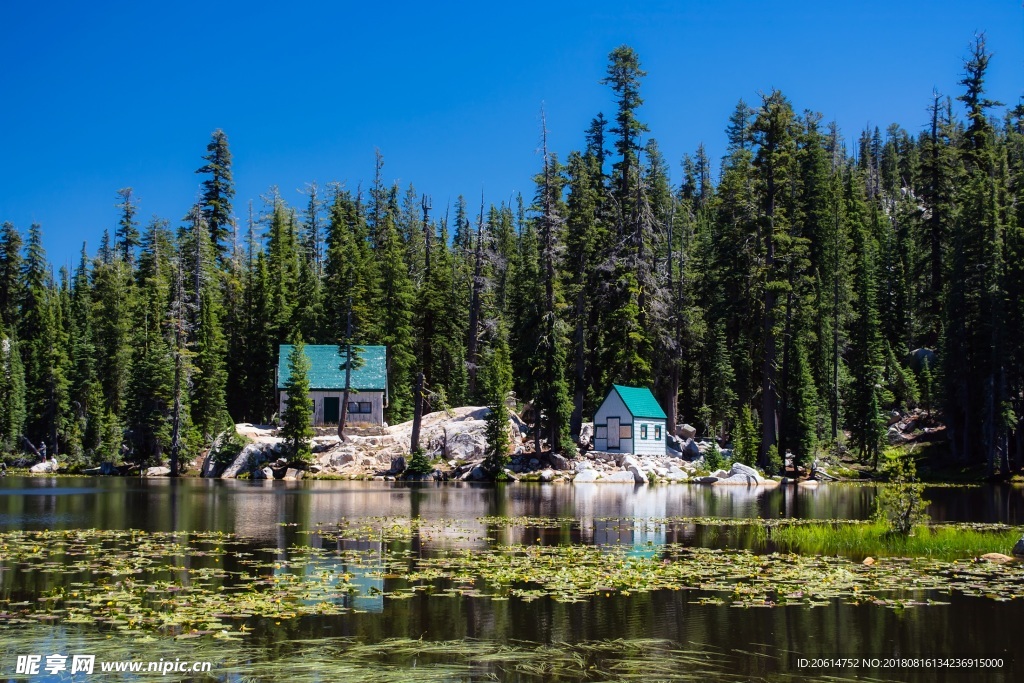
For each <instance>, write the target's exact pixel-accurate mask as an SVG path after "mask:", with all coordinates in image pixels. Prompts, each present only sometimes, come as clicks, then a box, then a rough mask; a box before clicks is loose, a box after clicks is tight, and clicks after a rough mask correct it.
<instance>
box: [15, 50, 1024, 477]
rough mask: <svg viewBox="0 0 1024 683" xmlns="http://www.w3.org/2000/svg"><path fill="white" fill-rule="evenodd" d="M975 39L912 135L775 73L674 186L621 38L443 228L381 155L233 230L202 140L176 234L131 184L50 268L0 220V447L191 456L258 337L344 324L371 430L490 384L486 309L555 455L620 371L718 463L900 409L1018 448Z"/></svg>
mask: <svg viewBox="0 0 1024 683" xmlns="http://www.w3.org/2000/svg"><path fill="white" fill-rule="evenodd" d="M990 60H991V55H990V54H989V53H988V51H987V49H986V46H985V43H984V39H983V38H982V37H979V39H978V40H977V41H976V42H975V44H974V45H973V46H972V48H971V50H970V52H969V54H968V55H967V60H966V61H965V69H964V76H963V79H962V80H961V87H962V93H961V94H960V97H958V98H956V99H952V98H942V97H940V96H938V95H936V96H935V97H934V98H932V99H931V100H930V102H929V104H930V105H931V106H930V107H929V108H928V112H929V117H928V118H929V120H928V121H927V122H925V123H926V126H925V129H924V130H923V131H922V133H921V134H920V135H917V134H911V133H910V132H908V130H905V129H903V128H901V127H900V126H896V125H893V126H890V127H888V128H887V129H884V130H882V129H879V128H870V129H866V130H864V131H863V132H861V134H860V135H859V136H857V137H856V138H855V139H852V140H844V139H843V138H842V137H841V135H840V132H839V130H838V128H837V127H836V126H835V125H834V124H833V125H830V126H828V127H827V128H824V127H822V126H821V117H820V116H819V115H817V114H814V113H813V112H812V111H806V110H805V111H803V113H801V114H799V115H798V114H797V111H800V110H795V109H794V106H793V105H792V104H790V102H789V100H788V99H787V98H786V97H785V96H784V95H783V94H782V93H781V92H778V91H772V92H770V93H767V94H766V95H765V96H764V97H763V98H762V99H761V100H760V102H759V103H758V106H757V107H756V108H752V107H750V106H748V105H747V104H745V103H744V102H742V101H741V102H740V103H739V105H738V106H737V107H736V109H735V111H734V112H733V114H732V115H731V116H730V117H729V121H728V129H727V132H726V135H727V137H728V147H727V155H726V157H725V158H724V160H723V164H722V169H721V173H720V174H716V173H714V169H713V168H712V166H713V164H712V162H711V161H710V160H709V159H708V156H707V152H706V151H705V149H704V148H703V147H699V148H698V149H697V150H696V151H695V152H694V153H693V154H687V155H685V156H684V160H683V169H682V170H683V173H682V177H681V180H680V182H679V184H678V185H676V186H673V185H672V184H671V182H670V174H669V172H668V167H669V166H668V164H667V162H666V161H665V159H664V157H663V156H662V154H661V152H660V150H659V147H658V145H657V142H656V141H655V140H654V139H653V138H652V137H650V136H647V135H645V134H644V133H645V131H646V130H647V126H646V125H645V124H644V123H643V122H642V121H641V111H642V105H643V99H642V97H641V84H642V81H643V78H644V76H645V74H644V72H643V70H642V69H641V62H640V58H639V55H638V54H637V53H636V52H635V51H634V50H633V49H632V48H630V47H628V46H622V47H619V48H616V49H615V50H614V51H613V52H612V53H611V54H610V55H609V59H608V64H607V72H606V76H607V77H606V79H605V80H604V83H605V85H606V86H608V87H609V88H610V91H611V94H612V96H613V97H614V101H615V112H614V115H613V116H612V117H611V120H610V121H608V120H605V118H604V116H602V115H598V116H596V117H595V118H594V119H593V120H592V121H590V123H589V125H588V126H587V129H586V143H585V147H584V148H583V149H581V150H578V151H574V152H570V153H569V154H568V155H567V156H566V159H567V164H566V166H565V167H563V166H562V165H561V164H560V163H559V162H558V159H557V157H556V155H555V154H554V153H553V152H551V151H550V150H548V149H547V144H546V140H542V144H543V146H544V150H543V152H544V154H543V157H542V168H541V169H540V172H539V173H538V174H537V176H536V177H535V178H534V181H535V188H536V189H535V192H534V195H533V197H532V199H528V200H526V201H524V199H523V198H522V197H513V198H512V199H511V200H510V201H508V202H505V203H492V204H490V205H488V204H487V203H486V202H484V201H481V206H480V210H479V213H477V212H476V211H475V210H474V211H472V212H471V211H470V210H469V209H468V207H467V202H466V200H465V199H464V198H463V197H461V196H460V197H459V198H458V199H457V200H456V201H455V204H454V207H453V210H452V212H451V220H449V213H448V212H447V211H444V212H443V213H442V212H441V211H435V212H434V213H431V211H432V210H433V206H432V204H431V200H430V198H429V197H422V196H421V197H417V195H416V192H415V189H414V188H413V187H412V186H411V185H409V186H408V189H407V190H405V191H404V192H399V191H398V189H397V187H395V186H393V185H391V186H389V184H388V181H387V179H386V178H385V177H384V176H383V171H382V167H383V158H382V157H380V156H378V159H377V165H376V173H375V176H374V178H373V182H372V185H371V187H370V191H369V192H368V193H364V192H361V191H360V190H351V191H350V190H347V189H344V188H343V187H342V186H341V185H340V184H331V185H329V186H327V187H328V190H327V192H324V193H323V194H322V195H321V193H320V191H319V189H318V188H317V186H316V185H315V184H311V185H310V186H309V192H308V200H309V201H308V204H306V206H304V207H302V209H301V210H297V209H296V208H294V207H291V206H289V205H288V203H287V202H286V201H285V200H284V199H283V198H282V196H281V195H280V194H279V193H278V192H277V191H276V190H271V192H270V193H269V194H268V196H267V198H266V199H265V201H264V204H263V205H262V206H261V207H258V208H253V207H252V206H250V207H249V212H248V213H249V215H248V221H247V229H246V230H245V233H246V234H245V235H240V234H238V233H237V232H235V223H234V221H235V218H234V217H233V216H232V200H233V197H234V187H233V180H232V171H231V152H230V150H229V148H228V144H227V136H226V135H225V134H224V133H223V131H215V132H214V134H213V135H212V137H211V139H210V141H209V144H208V145H207V147H206V150H205V154H204V155H203V157H202V158H203V163H202V165H201V166H202V167H201V168H200V169H199V174H200V176H201V180H202V182H201V184H200V187H199V190H200V197H199V200H198V203H197V205H196V206H195V207H193V209H192V210H191V211H190V212H189V213H188V216H187V219H186V220H187V224H186V225H184V226H182V227H181V228H180V229H178V230H176V231H173V232H172V230H171V229H169V227H168V223H167V221H164V220H161V219H158V218H155V219H154V220H153V221H152V222H151V223H150V224H149V225H147V226H146V227H145V229H144V230H143V231H142V232H143V235H142V237H141V239H140V237H139V232H140V228H139V224H138V216H139V215H140V213H139V212H140V211H141V210H142V207H141V206H140V203H139V201H138V199H137V198H136V197H135V195H134V193H133V191H132V190H131V188H129V187H125V188H123V189H121V190H119V191H118V192H117V198H118V200H117V202H118V203H117V204H116V206H114V207H110V216H109V225H108V226H107V227H108V228H109V229H108V230H106V231H104V232H103V237H102V238H101V239H100V240H99V244H98V246H99V248H98V250H97V251H96V253H95V254H92V255H90V254H88V253H87V252H86V251H85V250H84V248H83V255H82V259H81V261H80V262H79V264H78V265H77V267H76V268H75V269H74V271H73V273H69V272H67V271H66V270H63V269H58V270H56V271H55V270H54V268H53V267H51V265H50V264H49V263H47V262H46V255H45V252H44V251H43V240H42V229H41V228H40V226H38V225H33V226H31V227H30V228H29V229H28V230H27V231H26V235H25V239H24V241H23V240H22V235H21V234H20V233H19V231H18V229H17V228H15V226H14V225H12V224H11V223H4V224H3V225H2V227H0V330H2V332H0V340H2V341H4V344H5V345H8V344H9V348H10V349H13V350H14V351H12V352H5V353H6V355H5V356H3V358H2V363H0V370H2V372H0V447H2V448H4V449H7V450H17V449H20V448H21V447H22V445H23V443H24V442H23V440H22V437H25V438H26V439H28V440H29V441H31V443H32V444H33V445H38V444H40V443H41V442H45V443H46V444H47V447H48V449H49V450H50V452H54V453H58V454H60V456H61V457H62V459H65V460H67V461H69V464H73V465H85V464H87V463H94V462H97V461H98V460H100V459H105V458H114V457H120V456H121V455H124V451H123V450H122V448H121V443H120V442H121V441H123V442H125V445H126V446H127V447H128V450H129V454H130V457H131V459H133V460H135V461H138V462H143V461H163V460H165V459H166V456H167V454H168V453H169V452H171V451H174V452H179V451H180V455H181V456H182V457H189V456H193V455H195V454H197V453H198V452H200V451H201V450H202V447H203V446H204V445H205V444H208V443H209V441H210V440H211V439H212V438H214V436H215V435H216V434H217V433H218V432H219V431H221V430H222V429H223V428H224V427H225V426H227V425H229V424H230V422H231V419H232V417H233V418H235V419H237V420H239V421H249V422H260V423H262V422H269V421H271V420H272V419H273V417H274V415H275V414H276V412H277V411H278V401H277V392H276V386H275V370H276V361H277V349H278V345H279V344H280V343H282V342H284V341H286V340H288V339H291V338H292V337H293V336H294V335H295V334H301V336H302V338H303V339H305V340H306V341H307V342H309V343H314V342H316V343H326V344H333V343H340V342H342V341H343V339H344V337H345V336H346V327H347V323H348V320H349V319H350V318H351V320H352V325H353V328H354V332H353V335H352V337H353V339H352V342H353V343H355V344H384V345H386V346H387V347H388V357H387V363H388V375H389V380H390V386H389V392H388V396H389V399H390V405H389V406H388V408H387V415H386V419H387V420H388V421H389V422H392V423H393V422H397V421H402V420H405V419H407V418H408V417H409V416H410V415H411V411H412V395H411V391H410V387H411V386H412V377H413V375H414V374H415V371H416V370H420V369H421V370H422V371H423V373H424V375H425V378H426V382H427V392H428V393H429V394H430V395H433V396H442V395H443V396H445V397H446V401H447V402H448V403H450V404H451V405H453V406H460V405H467V404H482V403H486V404H488V405H491V404H493V405H497V404H498V403H499V402H500V403H502V404H503V403H504V398H502V399H501V400H500V401H498V399H496V398H495V396H494V395H493V394H492V393H491V392H492V387H490V386H488V384H489V382H490V380H489V379H487V378H486V377H485V375H486V374H487V372H489V370H488V369H487V368H486V367H485V366H486V365H487V363H488V362H490V360H492V359H493V356H494V355H498V356H500V355H502V353H500V352H498V351H497V349H498V348H499V347H500V346H501V344H502V343H506V342H502V341H499V337H501V336H502V335H504V334H505V333H503V332H500V330H507V337H508V339H507V354H506V355H507V360H508V362H509V364H510V366H511V376H510V380H509V385H508V387H507V388H505V391H506V393H507V392H508V391H514V392H515V393H516V395H517V397H518V399H519V400H520V401H523V402H526V401H529V402H530V403H532V404H533V405H534V406H536V407H537V408H538V410H537V414H538V415H539V416H540V417H539V419H538V424H537V427H538V430H537V434H538V435H540V436H541V437H543V438H544V439H546V440H547V441H548V442H549V444H550V445H551V446H552V447H553V448H555V449H561V451H562V452H563V453H566V454H568V455H571V454H572V451H573V446H572V437H573V436H576V435H578V433H579V429H580V425H581V424H582V423H583V421H584V420H588V419H590V417H591V416H592V415H593V412H594V411H595V410H596V408H597V405H598V404H599V403H600V401H601V400H602V398H603V397H604V396H605V395H606V394H607V391H608V387H609V385H610V384H611V383H612V382H613V381H615V382H620V383H626V384H642V385H648V386H652V387H653V389H654V391H655V394H656V395H657V396H658V398H659V400H660V401H662V404H663V407H664V408H665V409H666V412H668V413H669V415H670V418H671V419H675V418H677V417H678V416H680V415H686V416H689V419H691V420H695V424H700V425H701V427H702V430H705V431H706V433H708V434H712V433H717V434H718V435H720V436H724V435H726V434H732V436H733V441H734V445H735V450H736V458H737V460H739V461H742V462H753V461H754V459H755V455H754V454H755V451H756V452H758V453H759V454H760V456H761V458H762V462H761V464H762V465H768V466H769V470H771V469H772V467H773V466H772V465H771V464H770V463H768V462H767V456H768V453H769V448H770V447H771V446H773V445H775V446H776V451H778V452H783V453H784V452H786V451H787V450H790V451H792V452H793V454H794V456H795V458H796V460H797V462H798V463H800V462H807V461H808V460H809V459H811V458H812V457H813V455H814V453H815V452H816V451H819V450H825V449H832V448H834V447H835V446H836V445H837V444H841V443H846V433H847V432H848V433H849V441H848V443H849V445H850V447H851V449H852V450H853V451H854V452H855V453H856V454H857V456H858V457H859V458H860V459H861V460H862V461H864V462H868V463H873V464H875V465H877V461H878V458H879V454H880V449H881V444H882V440H883V437H884V434H885V421H884V419H883V416H884V414H885V411H886V410H888V409H890V408H892V407H900V408H910V407H913V406H914V405H915V404H917V403H921V405H923V406H924V407H925V408H926V409H927V410H928V411H929V412H930V413H931V412H932V411H933V410H935V411H936V412H934V413H933V416H934V417H938V418H940V419H941V420H942V421H943V423H944V424H945V426H946V428H947V429H946V432H945V433H946V434H947V435H948V436H949V445H950V446H951V449H952V455H953V456H954V457H955V458H956V459H958V460H960V461H964V463H965V464H968V465H977V464H980V463H984V464H985V466H987V468H988V469H989V471H990V472H991V473H993V474H994V473H996V472H1000V471H1002V472H1010V471H1012V470H1013V469H1014V468H1016V467H1018V466H1019V464H1020V462H1021V458H1022V455H1024V454H1022V453H1021V450H1020V449H1021V445H1020V444H1021V438H1020V434H1021V429H1022V426H1021V421H1020V416H1021V415H1024V400H1022V398H1021V397H1022V396H1024V335H1022V334H1020V332H1019V331H1020V330H1021V329H1024V265H1021V264H1022V263H1024V221H1022V220H1021V212H1020V210H1019V207H1020V206H1022V205H1024V189H1022V188H1024V107H1014V108H1012V109H1010V110H1009V111H1006V112H1005V113H1004V115H1003V116H1002V119H1001V120H1000V119H999V117H997V116H995V112H994V110H993V107H995V106H997V103H994V102H992V101H991V100H990V99H988V98H987V97H986V94H985V84H986V71H987V69H988V67H989V65H990ZM806 104H807V105H808V106H810V105H813V103H810V102H808V103H806ZM961 104H962V105H963V110H962V111H963V112H964V113H965V114H966V117H965V116H963V115H960V116H959V121H958V112H957V111H956V110H955V106H956V107H959V106H960V105H961ZM954 105H955V106H954ZM918 123H920V122H918ZM912 124H913V126H916V125H917V123H914V122H912ZM542 136H543V131H542ZM847 148H853V149H856V155H855V157H851V156H848V154H847V152H846V149H847ZM325 198H326V201H325ZM471 213H472V214H473V215H472V216H471V215H470V214H471ZM449 229H450V232H449ZM232 233H234V234H232ZM232 237H234V238H235V239H231V238H232ZM179 290H180V291H179ZM5 348H8V347H7V346H5ZM918 348H925V349H935V350H936V357H937V358H938V364H937V365H935V366H928V365H926V366H925V367H924V368H922V369H920V371H919V374H918V375H917V376H915V375H914V374H912V373H911V372H910V371H909V370H908V369H907V368H906V367H904V365H903V361H902V359H903V357H904V355H905V354H906V352H907V350H909V349H918ZM478 373H480V376H479V377H478ZM433 407H434V408H436V407H439V406H433ZM751 407H756V409H757V411H758V412H757V414H756V415H755V414H753V413H752V412H751V410H750V408H751ZM737 408H739V410H737ZM939 408H941V410H936V409H939ZM757 431H760V432H761V434H760V438H758V434H757V433H756V432H757ZM492 436H493V437H494V439H495V440H498V439H500V438H501V436H500V435H499V434H498V433H497V431H495V432H494V433H493V435H492ZM938 450H942V449H941V448H939V449H938Z"/></svg>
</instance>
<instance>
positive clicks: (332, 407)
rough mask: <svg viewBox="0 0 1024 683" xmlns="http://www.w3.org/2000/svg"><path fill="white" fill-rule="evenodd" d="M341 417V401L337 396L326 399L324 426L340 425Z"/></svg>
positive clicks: (326, 397)
mask: <svg viewBox="0 0 1024 683" xmlns="http://www.w3.org/2000/svg"><path fill="white" fill-rule="evenodd" d="M340 417H341V399H340V398H338V397H337V396H325V397H324V424H329V425H333V424H338V419H339V418H340Z"/></svg>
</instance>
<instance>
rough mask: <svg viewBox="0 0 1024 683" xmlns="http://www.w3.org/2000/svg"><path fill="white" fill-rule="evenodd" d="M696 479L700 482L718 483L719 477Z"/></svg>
mask: <svg viewBox="0 0 1024 683" xmlns="http://www.w3.org/2000/svg"><path fill="white" fill-rule="evenodd" d="M696 481H697V483H698V484H717V483H718V477H698V478H697V480H696Z"/></svg>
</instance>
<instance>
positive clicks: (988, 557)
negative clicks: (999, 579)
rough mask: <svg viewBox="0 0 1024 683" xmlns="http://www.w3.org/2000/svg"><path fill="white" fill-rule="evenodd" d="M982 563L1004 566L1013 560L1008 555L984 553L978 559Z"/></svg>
mask: <svg viewBox="0 0 1024 683" xmlns="http://www.w3.org/2000/svg"><path fill="white" fill-rule="evenodd" d="M978 559H979V560H980V561H982V562H991V563H992V564H1006V563H1007V562H1013V558H1012V557H1010V556H1009V555H1003V554H1002V553H985V554H984V555H982V556H981V557H979V558H978Z"/></svg>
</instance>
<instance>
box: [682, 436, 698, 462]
mask: <svg viewBox="0 0 1024 683" xmlns="http://www.w3.org/2000/svg"><path fill="white" fill-rule="evenodd" d="M700 455H701V453H700V446H699V445H698V444H697V442H696V441H694V440H693V439H687V440H686V441H684V442H683V457H684V458H690V459H691V460H692V459H694V458H699V457H700Z"/></svg>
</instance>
